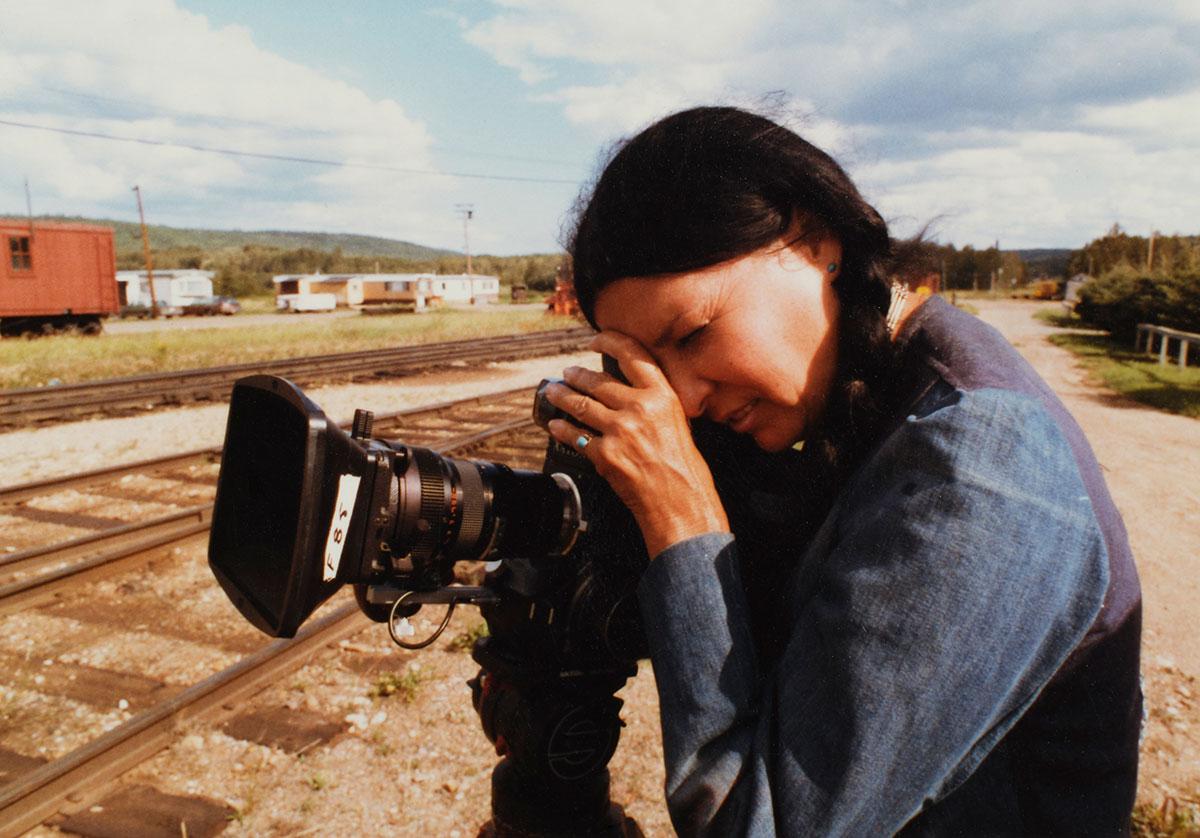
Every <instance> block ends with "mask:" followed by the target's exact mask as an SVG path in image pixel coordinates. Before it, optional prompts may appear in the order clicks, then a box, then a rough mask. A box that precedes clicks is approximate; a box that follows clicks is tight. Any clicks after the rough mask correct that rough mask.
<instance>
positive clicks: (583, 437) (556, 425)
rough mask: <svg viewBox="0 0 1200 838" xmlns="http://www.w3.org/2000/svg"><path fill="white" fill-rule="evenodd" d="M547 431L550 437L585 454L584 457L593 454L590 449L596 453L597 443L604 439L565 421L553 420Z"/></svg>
mask: <svg viewBox="0 0 1200 838" xmlns="http://www.w3.org/2000/svg"><path fill="white" fill-rule="evenodd" d="M546 430H547V431H549V432H550V436H552V437H554V438H555V439H556V440H558V441H559V442H561V443H562V444H563V445H567V446H570V447H571V448H574V449H576V450H577V451H579V452H580V453H582V454H584V456H587V454H589V453H591V451H589V450H588V449H591V450H592V451H594V450H595V448H596V446H597V443H598V442H599V441H600V439H602V437H598V436H596V435H595V434H594V433H593V432H591V431H589V430H586V429H585V428H581V427H579V426H578V425H576V424H574V423H572V422H568V421H567V420H565V419H551V420H550V422H549V423H548V424H547V425H546Z"/></svg>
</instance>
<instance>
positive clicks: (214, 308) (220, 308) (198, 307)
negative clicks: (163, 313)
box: [183, 297, 242, 315]
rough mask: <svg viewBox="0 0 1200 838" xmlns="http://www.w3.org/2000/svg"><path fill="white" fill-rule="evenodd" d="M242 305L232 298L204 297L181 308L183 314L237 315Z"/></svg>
mask: <svg viewBox="0 0 1200 838" xmlns="http://www.w3.org/2000/svg"><path fill="white" fill-rule="evenodd" d="M241 310H242V304H241V303H239V302H238V301H237V300H235V299H234V298H233V297H205V298H203V299H200V300H194V301H193V302H190V303H188V304H187V305H185V306H184V307H183V313H184V314H200V315H206V314H237V313H238V312H239V311H241Z"/></svg>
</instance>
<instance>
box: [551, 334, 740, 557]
mask: <svg viewBox="0 0 1200 838" xmlns="http://www.w3.org/2000/svg"><path fill="white" fill-rule="evenodd" d="M590 348H591V349H594V350H596V351H597V352H603V353H605V354H607V355H611V356H613V357H614V358H616V359H617V361H618V362H619V363H620V365H621V371H622V373H624V374H625V377H626V378H628V379H629V384H628V385H627V384H624V383H623V382H621V381H618V380H617V379H615V378H613V377H612V376H610V375H608V374H607V373H602V372H596V371H594V370H588V369H584V368H582V367H568V368H567V369H566V370H564V371H563V379H564V380H565V381H566V383H567V384H568V385H570V386H569V387H564V386H562V385H554V386H552V387H550V388H549V389H548V390H547V391H546V397H547V398H548V399H549V401H550V403H551V404H553V405H554V406H555V407H558V408H561V409H562V410H564V411H566V412H567V413H569V414H570V415H571V416H573V417H575V419H577V420H578V421H579V422H580V423H581V424H584V425H587V426H589V427H592V428H595V429H596V430H597V431H599V432H600V434H602V435H601V436H592V437H591V438H590V440H589V441H588V443H587V445H586V446H585V447H584V448H582V449H580V450H581V451H582V453H583V455H584V456H585V457H587V459H588V460H590V461H591V463H592V465H593V466H595V468H596V472H597V473H598V474H600V476H601V477H603V478H605V479H606V480H607V481H608V483H609V485H611V486H612V488H613V490H614V491H615V492H616V493H617V496H618V497H619V498H620V499H621V501H622V502H623V503H624V504H625V505H626V506H627V507H629V510H630V511H631V512H632V513H633V516H634V518H635V519H636V520H637V523H638V526H639V527H640V528H641V531H642V537H643V538H644V539H645V541H646V550H647V551H648V552H649V554H650V556H651V558H653V557H654V556H657V555H658V554H659V553H661V552H662V551H663V550H665V549H666V548H667V547H670V546H671V545H672V544H675V543H677V542H680V541H683V540H684V539H687V538H691V537H692V536H695V535H703V534H704V533H711V532H728V531H729V521H728V519H727V517H726V515H725V509H724V507H723V506H722V505H721V500H720V498H719V497H718V496H717V490H716V487H715V486H714V485H713V479H712V473H711V472H710V471H709V469H708V464H707V463H706V462H705V461H704V458H703V457H702V456H701V455H700V452H699V451H698V450H697V449H696V445H695V443H694V442H693V441H692V432H691V429H690V428H689V427H688V421H687V416H686V415H685V414H684V411H683V406H682V405H681V404H680V403H679V399H678V397H677V396H676V395H675V392H674V391H673V390H672V389H671V386H670V384H669V383H668V382H667V378H666V376H665V375H664V374H663V372H662V370H661V369H659V367H658V365H657V364H656V363H655V362H654V359H653V358H652V357H651V356H650V354H649V353H648V352H647V351H646V350H645V348H643V347H642V345H641V344H639V343H638V342H637V341H635V340H634V339H633V338H631V337H629V336H628V335H624V334H621V333H620V332H614V331H606V332H601V333H600V334H599V335H597V336H596V337H595V339H594V340H593V341H592V343H591V345H590ZM549 431H550V433H551V435H552V436H553V437H554V438H555V439H557V440H558V441H559V442H561V443H563V444H565V445H569V446H571V447H573V448H577V449H578V446H577V444H576V443H577V440H578V439H579V437H580V435H581V434H584V431H583V430H582V429H581V428H579V427H578V426H576V425H574V424H572V423H570V422H566V421H564V420H561V419H555V420H553V421H551V422H550V425H549ZM589 436H590V435H589Z"/></svg>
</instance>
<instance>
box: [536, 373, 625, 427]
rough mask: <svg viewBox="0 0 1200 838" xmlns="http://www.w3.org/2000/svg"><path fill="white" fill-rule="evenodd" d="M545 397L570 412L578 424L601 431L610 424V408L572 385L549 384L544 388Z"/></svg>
mask: <svg viewBox="0 0 1200 838" xmlns="http://www.w3.org/2000/svg"><path fill="white" fill-rule="evenodd" d="M614 383H617V382H614ZM546 398H547V399H549V401H550V404H552V405H554V406H555V407H557V408H559V409H560V410H563V411H565V412H566V413H569V414H571V416H572V417H574V419H575V420H576V421H577V422H579V423H580V424H583V425H587V426H588V427H591V428H595V429H596V430H598V431H600V432H601V433H603V432H604V431H605V430H606V429H607V428H608V427H610V426H611V424H612V416H613V411H612V409H611V408H610V407H608V406H607V405H605V404H603V403H601V402H600V401H597V400H596V399H594V398H592V397H591V395H589V394H588V393H586V392H581V390H580V389H577V388H575V386H574V385H572V386H567V385H566V384H558V383H555V384H551V385H549V386H547V388H546Z"/></svg>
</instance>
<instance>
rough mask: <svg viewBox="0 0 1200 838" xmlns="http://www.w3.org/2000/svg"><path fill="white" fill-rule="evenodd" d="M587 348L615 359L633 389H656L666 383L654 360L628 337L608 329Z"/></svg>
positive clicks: (593, 339) (642, 347)
mask: <svg viewBox="0 0 1200 838" xmlns="http://www.w3.org/2000/svg"><path fill="white" fill-rule="evenodd" d="M588 348H590V349H592V350H594V351H596V352H602V353H604V354H605V355H611V356H612V357H614V358H616V359H617V363H619V364H620V365H621V372H622V373H624V374H625V378H627V379H628V380H629V383H630V384H631V385H632V386H634V387H658V386H662V385H666V383H667V379H666V376H665V375H663V371H662V370H661V369H659V366H658V364H657V363H655V361H654V358H653V357H652V356H651V355H650V353H649V352H648V351H647V350H646V348H645V347H644V346H642V345H641V344H640V343H638V342H637V341H636V340H634V339H633V338H631V337H629V335H626V334H623V333H621V332H615V331H612V330H611V329H610V330H608V331H604V332H601V333H600V334H598V335H596V336H595V337H594V338H592V342H591V343H590V344H588Z"/></svg>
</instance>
